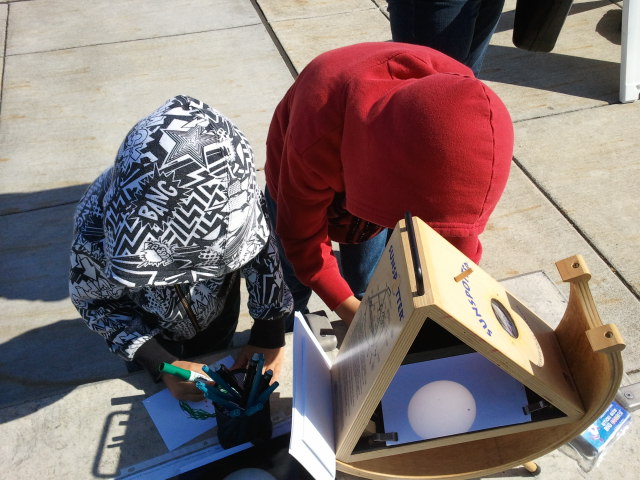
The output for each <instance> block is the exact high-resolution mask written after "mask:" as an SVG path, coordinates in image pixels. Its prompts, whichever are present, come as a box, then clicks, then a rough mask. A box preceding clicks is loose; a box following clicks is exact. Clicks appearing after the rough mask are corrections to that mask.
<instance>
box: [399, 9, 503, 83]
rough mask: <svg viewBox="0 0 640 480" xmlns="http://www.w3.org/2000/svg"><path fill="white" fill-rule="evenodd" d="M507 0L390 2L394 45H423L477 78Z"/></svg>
mask: <svg viewBox="0 0 640 480" xmlns="http://www.w3.org/2000/svg"><path fill="white" fill-rule="evenodd" d="M503 6H504V0H388V10H389V19H390V24H391V35H392V39H393V41H395V42H404V43H412V44H417V45H424V46H427V47H431V48H433V49H435V50H438V51H440V52H442V53H445V54H447V55H449V56H450V57H452V58H455V59H456V60H458V61H459V62H461V63H464V64H465V65H467V66H468V67H470V68H471V69H472V70H473V72H474V74H475V75H478V73H479V71H480V68H481V66H482V61H483V60H484V55H485V53H486V50H487V47H488V45H489V42H490V40H491V36H492V35H493V32H494V30H495V27H496V25H497V24H498V20H499V19H500V14H501V13H502V8H503Z"/></svg>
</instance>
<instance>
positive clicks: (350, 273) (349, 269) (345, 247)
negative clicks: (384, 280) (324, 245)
mask: <svg viewBox="0 0 640 480" xmlns="http://www.w3.org/2000/svg"><path fill="white" fill-rule="evenodd" d="M389 234H390V231H389V230H386V229H385V230H383V231H382V232H380V233H379V234H378V235H376V236H375V237H372V238H370V239H369V240H367V241H366V242H362V243H355V244H347V243H341V244H340V273H342V276H343V277H344V279H345V280H346V281H347V283H348V284H349V287H351V290H353V294H354V295H355V296H356V298H358V299H359V300H362V297H363V296H364V292H365V291H366V290H367V285H369V281H370V280H371V276H372V275H373V272H374V271H375V269H376V266H377V265H378V261H379V260H380V257H381V256H382V253H383V252H384V248H385V246H386V245H387V240H388V238H389Z"/></svg>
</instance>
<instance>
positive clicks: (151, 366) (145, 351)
mask: <svg viewBox="0 0 640 480" xmlns="http://www.w3.org/2000/svg"><path fill="white" fill-rule="evenodd" d="M133 359H134V360H135V361H136V362H138V363H139V364H140V365H142V366H143V367H144V369H145V370H146V371H147V372H149V375H151V378H152V379H153V381H154V382H156V383H158V382H159V381H160V379H161V377H162V374H161V373H160V370H158V367H159V366H160V364H161V363H163V362H166V363H172V362H174V361H176V360H178V357H175V356H173V355H171V354H170V353H169V352H167V351H166V350H165V349H164V347H163V346H162V345H160V342H158V340H156V339H155V338H151V339H149V340H147V341H146V342H144V343H143V344H142V346H141V347H140V348H138V350H137V351H136V354H135V355H134V357H133Z"/></svg>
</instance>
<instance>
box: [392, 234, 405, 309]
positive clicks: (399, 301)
mask: <svg viewBox="0 0 640 480" xmlns="http://www.w3.org/2000/svg"><path fill="white" fill-rule="evenodd" d="M389 261H390V262H391V276H392V277H393V279H394V280H397V279H398V269H397V267H396V257H395V253H394V251H393V245H389ZM395 297H396V309H397V310H398V317H400V321H402V320H404V307H403V306H402V296H401V294H400V285H398V288H396V293H395Z"/></svg>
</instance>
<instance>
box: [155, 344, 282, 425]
mask: <svg viewBox="0 0 640 480" xmlns="http://www.w3.org/2000/svg"><path fill="white" fill-rule="evenodd" d="M263 365H264V355H263V354H262V353H254V354H253V356H252V357H251V360H250V361H249V363H248V366H247V372H246V374H245V376H244V380H243V382H242V385H240V383H239V382H238V381H237V380H236V378H235V376H234V374H233V372H231V371H229V370H228V369H227V368H226V367H225V366H224V365H222V364H217V365H216V367H215V369H214V370H212V369H211V368H209V367H208V366H207V365H205V366H203V367H202V370H203V371H204V373H206V374H207V375H209V377H210V378H209V377H206V376H205V375H203V374H201V373H198V372H192V371H191V370H185V369H183V368H179V367H176V366H174V365H171V364H168V363H161V364H160V367H159V368H160V371H161V372H163V373H168V374H170V375H174V376H176V377H178V378H180V379H182V380H185V381H188V382H195V383H196V387H198V389H200V390H201V391H202V392H203V393H204V394H205V397H207V398H208V399H210V400H211V401H212V402H213V403H216V404H218V405H219V406H221V407H224V408H225V409H226V410H228V414H229V415H230V416H232V417H235V416H240V415H246V416H251V415H253V414H254V413H256V412H258V411H260V410H262V409H263V407H264V404H265V403H266V402H267V401H268V400H269V395H271V393H272V392H273V391H274V390H275V389H276V388H277V387H278V382H273V384H272V385H269V382H270V381H271V377H272V376H273V371H271V370H267V371H266V372H265V373H264V374H262V367H263ZM212 380H213V381H214V382H215V384H213V385H212V384H206V383H204V382H211V381H212Z"/></svg>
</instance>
